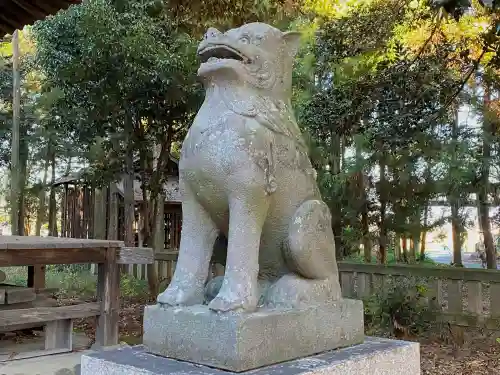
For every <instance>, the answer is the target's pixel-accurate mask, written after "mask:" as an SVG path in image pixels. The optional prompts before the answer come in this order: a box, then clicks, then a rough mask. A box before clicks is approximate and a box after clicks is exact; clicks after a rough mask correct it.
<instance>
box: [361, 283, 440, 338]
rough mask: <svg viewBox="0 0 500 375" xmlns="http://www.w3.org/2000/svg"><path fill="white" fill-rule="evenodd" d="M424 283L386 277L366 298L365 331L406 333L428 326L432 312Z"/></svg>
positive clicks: (422, 330) (407, 334) (394, 333)
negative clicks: (383, 282)
mask: <svg viewBox="0 0 500 375" xmlns="http://www.w3.org/2000/svg"><path fill="white" fill-rule="evenodd" d="M427 293H428V289H427V286H426V283H425V282H423V281H422V280H417V279H415V278H398V279H397V280H395V279H387V281H386V284H384V287H383V288H377V290H376V291H375V294H373V295H372V296H370V297H368V298H366V299H365V300H364V301H363V302H364V308H365V330H366V332H367V334H380V333H390V334H391V335H404V336H406V337H409V336H416V335H419V334H421V333H423V332H425V331H426V330H428V329H429V328H430V322H432V321H433V319H432V318H433V314H435V312H434V311H433V310H432V309H431V308H430V307H429V299H428V296H427Z"/></svg>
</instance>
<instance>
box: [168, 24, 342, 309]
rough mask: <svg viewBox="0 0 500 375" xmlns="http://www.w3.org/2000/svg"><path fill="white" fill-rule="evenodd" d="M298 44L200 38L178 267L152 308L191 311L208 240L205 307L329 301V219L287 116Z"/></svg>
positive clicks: (282, 37)
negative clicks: (219, 264)
mask: <svg viewBox="0 0 500 375" xmlns="http://www.w3.org/2000/svg"><path fill="white" fill-rule="evenodd" d="M299 39H300V36H299V34H298V33H295V32H285V33H283V32H281V31H280V30H278V29H276V28H274V27H271V26H269V25H266V24H263V23H251V24H247V25H244V26H242V27H240V28H237V29H232V30H229V31H227V32H226V33H222V32H220V31H218V30H216V29H214V28H210V29H209V30H208V32H207V33H206V35H205V37H204V39H203V41H202V42H201V43H200V45H199V47H198V54H199V57H200V59H201V62H202V63H201V65H200V68H199V70H198V75H199V77H200V78H201V79H202V81H203V83H204V86H205V89H206V97H205V101H204V103H203V105H202V107H201V108H200V110H199V112H198V114H197V116H196V118H195V120H194V123H193V125H192V126H191V128H190V129H189V132H188V134H187V136H186V139H185V140H184V143H183V145H182V152H181V158H180V162H179V174H180V177H179V179H180V190H181V195H182V210H183V227H182V234H181V243H180V252H179V259H178V262H177V267H176V270H175V274H174V277H173V280H172V282H171V284H170V285H169V286H168V288H167V289H166V290H165V291H164V292H163V293H161V294H160V295H159V296H158V303H160V304H163V305H169V306H175V305H194V304H201V303H203V301H204V293H205V284H206V281H207V277H208V272H209V264H210V259H211V257H212V252H213V249H214V243H215V241H216V239H217V237H218V236H219V235H220V234H222V235H224V236H226V237H227V258H226V271H225V275H224V279H223V281H222V282H221V283H220V290H217V293H216V296H215V298H213V299H212V300H211V301H210V302H209V308H211V309H213V310H216V311H232V310H245V311H252V310H255V309H256V308H257V306H258V304H259V301H260V303H262V304H264V305H266V306H286V307H296V306H299V305H300V304H304V303H305V304H309V303H322V302H328V301H331V300H335V299H339V298H340V296H341V293H340V286H339V281H338V271H337V265H336V261H335V248H334V238H333V233H332V228H331V215H330V211H329V209H328V207H327V206H326V204H325V203H324V202H323V201H322V199H321V195H320V193H319V190H318V187H317V184H316V179H315V178H316V173H315V171H314V169H313V168H312V166H311V162H310V160H309V157H308V154H307V148H306V145H305V144H304V141H303V139H302V135H301V133H300V130H299V127H298V125H297V122H296V120H295V117H294V114H293V110H292V107H291V91H292V84H291V81H292V66H293V60H294V57H295V54H296V52H297V49H298V46H299Z"/></svg>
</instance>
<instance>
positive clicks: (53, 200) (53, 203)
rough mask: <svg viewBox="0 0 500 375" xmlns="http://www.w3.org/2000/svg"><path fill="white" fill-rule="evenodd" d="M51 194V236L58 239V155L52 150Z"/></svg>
mask: <svg viewBox="0 0 500 375" xmlns="http://www.w3.org/2000/svg"><path fill="white" fill-rule="evenodd" d="M49 153H50V169H51V174H52V176H51V178H50V194H49V236H54V237H57V212H56V211H57V202H56V188H55V186H54V183H55V182H56V153H55V151H54V150H53V149H52V148H51V150H50V152H49Z"/></svg>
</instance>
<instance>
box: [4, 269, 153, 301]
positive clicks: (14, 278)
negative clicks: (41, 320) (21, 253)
mask: <svg viewBox="0 0 500 375" xmlns="http://www.w3.org/2000/svg"><path fill="white" fill-rule="evenodd" d="M2 271H4V272H5V274H6V277H7V278H6V280H5V283H8V284H14V285H18V286H26V283H27V280H28V269H27V267H6V268H2ZM45 285H46V287H47V288H57V289H59V293H58V294H59V295H60V296H61V297H64V298H91V297H94V296H95V295H96V288H97V275H93V274H92V273H91V272H90V270H88V269H86V267H82V266H80V265H62V266H61V265H57V266H53V265H49V266H47V267H46V271H45ZM120 293H121V295H122V296H123V297H135V296H142V295H146V294H147V293H148V283H147V281H146V280H138V279H136V278H135V277H133V276H132V275H128V274H122V275H121V278H120Z"/></svg>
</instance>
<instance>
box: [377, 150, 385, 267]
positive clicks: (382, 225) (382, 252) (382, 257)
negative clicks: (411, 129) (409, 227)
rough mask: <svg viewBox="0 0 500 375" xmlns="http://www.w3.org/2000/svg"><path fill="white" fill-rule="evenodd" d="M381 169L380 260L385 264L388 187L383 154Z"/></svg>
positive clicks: (380, 162) (380, 161) (380, 163)
mask: <svg viewBox="0 0 500 375" xmlns="http://www.w3.org/2000/svg"><path fill="white" fill-rule="evenodd" d="M379 169H380V182H379V184H380V185H379V186H380V191H379V196H380V220H379V232H380V237H379V250H378V261H379V263H381V264H385V263H386V261H387V226H386V218H385V216H386V211H387V198H386V189H387V181H386V175H385V173H386V165H385V158H384V156H383V155H381V157H380V160H379Z"/></svg>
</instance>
